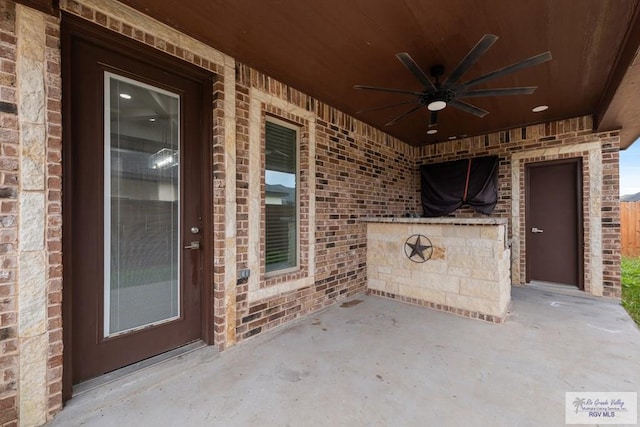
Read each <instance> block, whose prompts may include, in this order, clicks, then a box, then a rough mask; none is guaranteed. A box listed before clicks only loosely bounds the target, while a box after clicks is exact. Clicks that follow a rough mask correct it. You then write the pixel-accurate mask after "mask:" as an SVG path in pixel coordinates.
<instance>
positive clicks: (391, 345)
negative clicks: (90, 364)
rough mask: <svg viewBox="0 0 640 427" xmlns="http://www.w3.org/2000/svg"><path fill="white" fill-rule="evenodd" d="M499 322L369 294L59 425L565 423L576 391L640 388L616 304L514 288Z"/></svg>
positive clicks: (70, 415) (167, 368) (100, 398)
mask: <svg viewBox="0 0 640 427" xmlns="http://www.w3.org/2000/svg"><path fill="white" fill-rule="evenodd" d="M512 296H513V303H512V307H511V313H510V315H509V317H508V319H507V321H506V323H504V324H502V325H494V324H489V323H485V322H481V321H478V320H472V319H466V318H461V317H457V316H454V315H452V314H449V313H442V312H437V311H432V310H429V309H425V308H421V307H415V306H411V305H406V304H403V303H399V302H395V301H391V300H386V299H381V298H377V297H370V296H365V295H360V296H357V297H355V299H357V300H361V301H362V302H361V303H356V304H354V303H352V304H351V305H350V306H348V307H341V306H340V305H334V306H332V307H330V308H329V309H327V310H325V311H323V312H321V313H317V314H315V315H311V316H309V317H306V318H304V319H301V320H299V321H297V322H296V323H295V324H293V325H291V326H288V327H284V328H281V329H279V330H276V331H272V332H270V333H267V334H266V335H264V336H259V337H256V338H254V339H251V340H249V341H248V342H245V343H243V344H241V345H239V346H237V347H235V348H232V349H230V350H227V351H226V352H223V353H221V354H219V353H217V352H216V351H214V350H212V349H211V348H204V349H199V350H196V351H193V352H191V353H188V354H186V355H183V356H181V357H180V358H177V359H173V360H170V361H167V362H164V363H163V364H161V365H157V366H154V367H152V368H147V369H145V370H142V371H139V372H137V373H134V374H132V375H129V376H126V377H124V378H121V379H119V380H117V381H115V382H112V383H110V384H107V385H105V386H102V387H100V388H97V389H94V390H91V391H88V392H86V393H83V394H82V395H80V396H77V397H75V398H74V399H72V400H71V401H70V402H69V403H68V405H67V407H66V408H65V409H63V411H62V412H61V413H60V414H59V415H58V416H57V417H56V418H55V419H54V421H53V422H52V423H51V425H52V426H58V425H59V426H62V425H64V426H69V425H87V426H114V425H115V426H118V425H119V426H130V425H135V426H137V427H141V426H165V425H166V426H168V425H171V426H425V425H438V426H469V425H473V426H536V427H537V426H561V425H564V416H565V392H567V391H638V390H639V389H640V331H639V330H638V328H637V327H636V325H635V324H634V323H633V321H632V320H631V319H630V318H629V316H628V315H627V314H626V312H625V311H624V310H623V309H622V307H621V306H620V304H619V302H618V301H617V300H611V299H606V298H593V297H589V296H587V295H585V294H582V293H579V292H577V291H576V292H555V290H554V287H548V286H544V285H539V286H538V285H536V286H529V287H526V288H513V292H512Z"/></svg>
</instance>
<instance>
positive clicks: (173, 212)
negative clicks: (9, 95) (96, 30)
mask: <svg viewBox="0 0 640 427" xmlns="http://www.w3.org/2000/svg"><path fill="white" fill-rule="evenodd" d="M66 49H67V55H66V58H67V61H68V62H67V65H66V67H67V68H66V71H65V72H66V73H67V74H66V77H67V78H66V79H65V85H69V86H68V87H67V88H66V90H65V96H66V99H65V102H68V103H70V107H69V109H67V110H66V111H67V113H68V114H69V116H70V118H68V121H67V123H68V124H69V127H70V129H67V133H66V135H67V136H68V142H65V144H67V143H68V144H69V145H70V146H69V147H66V151H65V156H66V157H67V158H66V159H65V174H66V175H65V176H66V177H67V178H66V180H65V189H66V190H65V196H66V197H67V198H68V200H67V201H66V202H65V203H66V204H65V211H66V215H67V216H66V223H65V226H68V230H66V231H65V233H66V234H65V236H66V238H67V239H68V241H67V243H66V246H65V248H66V249H70V251H69V252H67V251H66V252H65V257H68V256H69V257H70V259H67V260H66V264H65V270H67V269H68V270H69V271H66V272H65V274H66V276H65V286H66V285H67V279H69V285H70V286H71V287H72V290H71V294H70V295H71V301H67V305H66V306H65V308H66V309H68V308H69V307H71V328H72V329H71V330H72V332H71V335H70V336H71V343H72V345H71V347H72V356H71V357H72V362H71V365H72V371H73V379H72V381H73V383H77V382H80V381H82V380H85V379H88V378H91V377H94V376H97V375H100V374H103V373H106V372H109V371H112V370H114V369H117V368H120V367H123V366H126V365H129V364H131V363H134V362H137V361H140V360H142V359H145V358H148V357H150V356H154V355H157V354H159V353H162V352H165V351H167V350H170V349H173V348H176V347H179V346H181V345H183V344H186V343H189V342H193V341H196V340H198V339H200V338H201V336H202V324H201V319H202V316H201V304H203V303H202V302H201V299H202V295H201V291H202V287H203V284H202V281H203V271H202V269H203V264H204V263H203V250H202V246H203V245H204V244H205V243H204V241H203V229H204V227H205V224H203V217H204V214H203V208H204V203H203V197H204V196H203V194H204V192H203V186H204V185H205V184H204V183H205V182H206V179H204V177H203V172H202V169H203V166H202V164H203V157H206V156H203V154H204V153H203V152H201V151H200V149H199V147H202V146H203V145H202V142H203V135H204V134H205V133H206V132H205V129H206V124H205V123H204V122H203V108H204V105H203V96H202V94H203V92H205V91H206V87H203V83H202V81H197V80H196V79H191V78H189V77H188V76H185V75H182V74H181V73H180V72H178V71H176V69H174V68H169V67H166V66H161V65H159V64H157V63H154V62H153V61H149V60H146V59H143V56H141V55H138V54H137V53H136V52H135V51H132V50H131V51H129V53H127V52H126V51H123V50H121V49H118V48H116V44H114V45H113V46H112V45H111V44H110V43H108V42H106V43H105V42H98V41H96V40H93V39H91V40H85V39H84V38H82V37H73V36H71V37H69V38H68V39H67V45H66ZM66 141H67V140H66ZM67 254H69V255H67ZM68 295H69V294H67V296H68ZM66 319H68V317H66ZM65 328H68V326H65ZM68 344H69V343H68V341H67V345H68Z"/></svg>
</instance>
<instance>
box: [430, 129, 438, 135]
mask: <svg viewBox="0 0 640 427" xmlns="http://www.w3.org/2000/svg"><path fill="white" fill-rule="evenodd" d="M436 133H438V129H429V130H428V131H427V135H435V134H436Z"/></svg>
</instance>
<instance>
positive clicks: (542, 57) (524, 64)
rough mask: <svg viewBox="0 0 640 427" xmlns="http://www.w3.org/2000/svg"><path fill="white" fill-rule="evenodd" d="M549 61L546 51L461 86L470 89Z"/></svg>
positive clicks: (549, 54)
mask: <svg viewBox="0 0 640 427" xmlns="http://www.w3.org/2000/svg"><path fill="white" fill-rule="evenodd" d="M550 59H551V52H549V51H547V52H544V53H541V54H539V55H536V56H532V57H531V58H527V59H525V60H522V61H520V62H516V63H515V64H511V65H508V66H506V67H504V68H500V69H499V70H496V71H492V72H490V73H488V74H485V75H483V76H480V77H477V78H475V79H472V80H469V81H468V82H465V83H463V84H462V86H463V87H465V88H468V87H471V86H475V85H477V84H480V83H484V82H486V81H489V80H491V79H495V78H497V77H501V76H504V75H506V74H509V73H513V72H515V71H518V70H522V69H523V68H528V67H532V66H534V65H538V64H542V63H543V62H547V61H549V60H550Z"/></svg>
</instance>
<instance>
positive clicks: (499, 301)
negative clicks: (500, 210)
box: [367, 218, 511, 323]
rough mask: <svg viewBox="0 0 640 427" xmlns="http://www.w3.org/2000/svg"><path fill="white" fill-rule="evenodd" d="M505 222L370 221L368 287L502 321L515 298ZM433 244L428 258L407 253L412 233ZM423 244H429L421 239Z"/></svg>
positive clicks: (387, 294)
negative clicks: (414, 257)
mask: <svg viewBox="0 0 640 427" xmlns="http://www.w3.org/2000/svg"><path fill="white" fill-rule="evenodd" d="M506 226H507V221H506V220H504V219H501V218H497V219H464V218H463V219H455V218H431V219H429V218H373V219H369V220H367V287H368V290H369V292H370V293H372V294H373V295H379V296H384V297H388V298H393V299H397V300H400V301H404V302H409V303H413V304H418V305H422V306H427V307H430V308H434V309H437V310H442V311H448V312H451V313H454V314H458V315H461V316H465V317H471V318H474V319H481V320H486V321H489V322H495V323H500V322H502V321H503V320H504V319H505V317H506V314H507V309H508V307H509V303H510V301H511V275H510V251H509V248H508V247H507V242H506V234H507V230H506ZM416 234H419V235H423V236H426V237H427V238H428V239H429V240H430V241H431V244H432V245H433V247H432V255H431V258H430V259H429V260H427V261H426V262H422V263H419V262H414V261H412V260H410V259H409V258H408V257H407V255H406V252H405V251H406V248H405V242H406V240H407V238H409V236H413V235H416ZM422 243H423V244H424V243H425V242H422Z"/></svg>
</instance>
